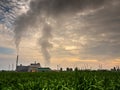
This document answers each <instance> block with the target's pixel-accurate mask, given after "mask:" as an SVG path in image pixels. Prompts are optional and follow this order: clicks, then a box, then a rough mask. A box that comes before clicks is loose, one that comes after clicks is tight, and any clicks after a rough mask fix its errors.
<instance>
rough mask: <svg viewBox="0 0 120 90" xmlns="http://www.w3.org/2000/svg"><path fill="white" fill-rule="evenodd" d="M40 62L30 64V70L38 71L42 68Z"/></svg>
mask: <svg viewBox="0 0 120 90" xmlns="http://www.w3.org/2000/svg"><path fill="white" fill-rule="evenodd" d="M40 67H41V66H40V63H36V62H35V63H32V64H31V65H30V66H29V70H28V72H37V71H38V68H40Z"/></svg>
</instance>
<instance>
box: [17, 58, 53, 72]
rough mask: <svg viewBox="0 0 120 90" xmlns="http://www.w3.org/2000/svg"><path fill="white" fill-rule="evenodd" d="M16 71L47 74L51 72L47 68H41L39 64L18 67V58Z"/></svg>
mask: <svg viewBox="0 0 120 90" xmlns="http://www.w3.org/2000/svg"><path fill="white" fill-rule="evenodd" d="M16 71H17V72H47V71H51V69H50V68H49V67H41V65H40V63H36V62H35V63H31V64H30V65H28V66H23V65H22V64H20V65H18V56H17V60H16Z"/></svg>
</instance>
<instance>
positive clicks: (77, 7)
mask: <svg viewBox="0 0 120 90" xmlns="http://www.w3.org/2000/svg"><path fill="white" fill-rule="evenodd" d="M107 1H109V0H32V1H31V2H30V9H29V11H28V12H27V13H26V14H22V15H21V16H20V17H19V18H18V19H17V20H16V22H15V23H16V24H15V30H14V32H15V44H16V47H17V48H19V44H20V42H21V39H22V37H23V35H24V33H26V31H28V32H29V30H28V29H27V28H28V27H36V25H38V26H39V24H40V23H42V25H43V30H42V37H40V38H39V44H40V45H41V51H42V53H43V56H44V59H45V60H46V62H47V63H50V54H49V48H50V47H51V46H52V44H50V42H49V39H50V38H51V37H52V34H51V33H52V32H51V31H52V27H51V25H50V24H48V23H47V21H46V19H48V18H49V17H59V16H60V15H65V14H68V13H69V14H75V13H77V12H83V11H84V10H88V9H97V8H100V7H102V6H103V5H104V4H105V3H106V2H107Z"/></svg>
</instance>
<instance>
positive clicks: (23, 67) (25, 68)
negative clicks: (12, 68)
mask: <svg viewBox="0 0 120 90" xmlns="http://www.w3.org/2000/svg"><path fill="white" fill-rule="evenodd" d="M28 69H29V66H23V65H22V64H20V66H17V67H16V71H17V72H28Z"/></svg>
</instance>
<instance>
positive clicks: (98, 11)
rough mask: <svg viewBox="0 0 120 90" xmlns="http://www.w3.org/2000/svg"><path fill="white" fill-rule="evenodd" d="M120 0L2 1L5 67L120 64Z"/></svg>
mask: <svg viewBox="0 0 120 90" xmlns="http://www.w3.org/2000/svg"><path fill="white" fill-rule="evenodd" d="M119 9H120V0H5V1H4V0H0V70H2V69H5V70H6V69H9V67H10V69H12V64H13V65H14V68H15V61H16V55H17V54H19V64H20V63H22V64H23V65H29V64H30V63H32V62H34V61H37V62H39V63H41V66H50V67H51V68H56V66H57V65H59V67H63V68H66V67H72V68H74V67H76V66H77V67H79V68H82V69H84V68H92V69H98V68H101V67H102V68H106V69H110V68H112V67H113V66H120V11H119Z"/></svg>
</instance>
